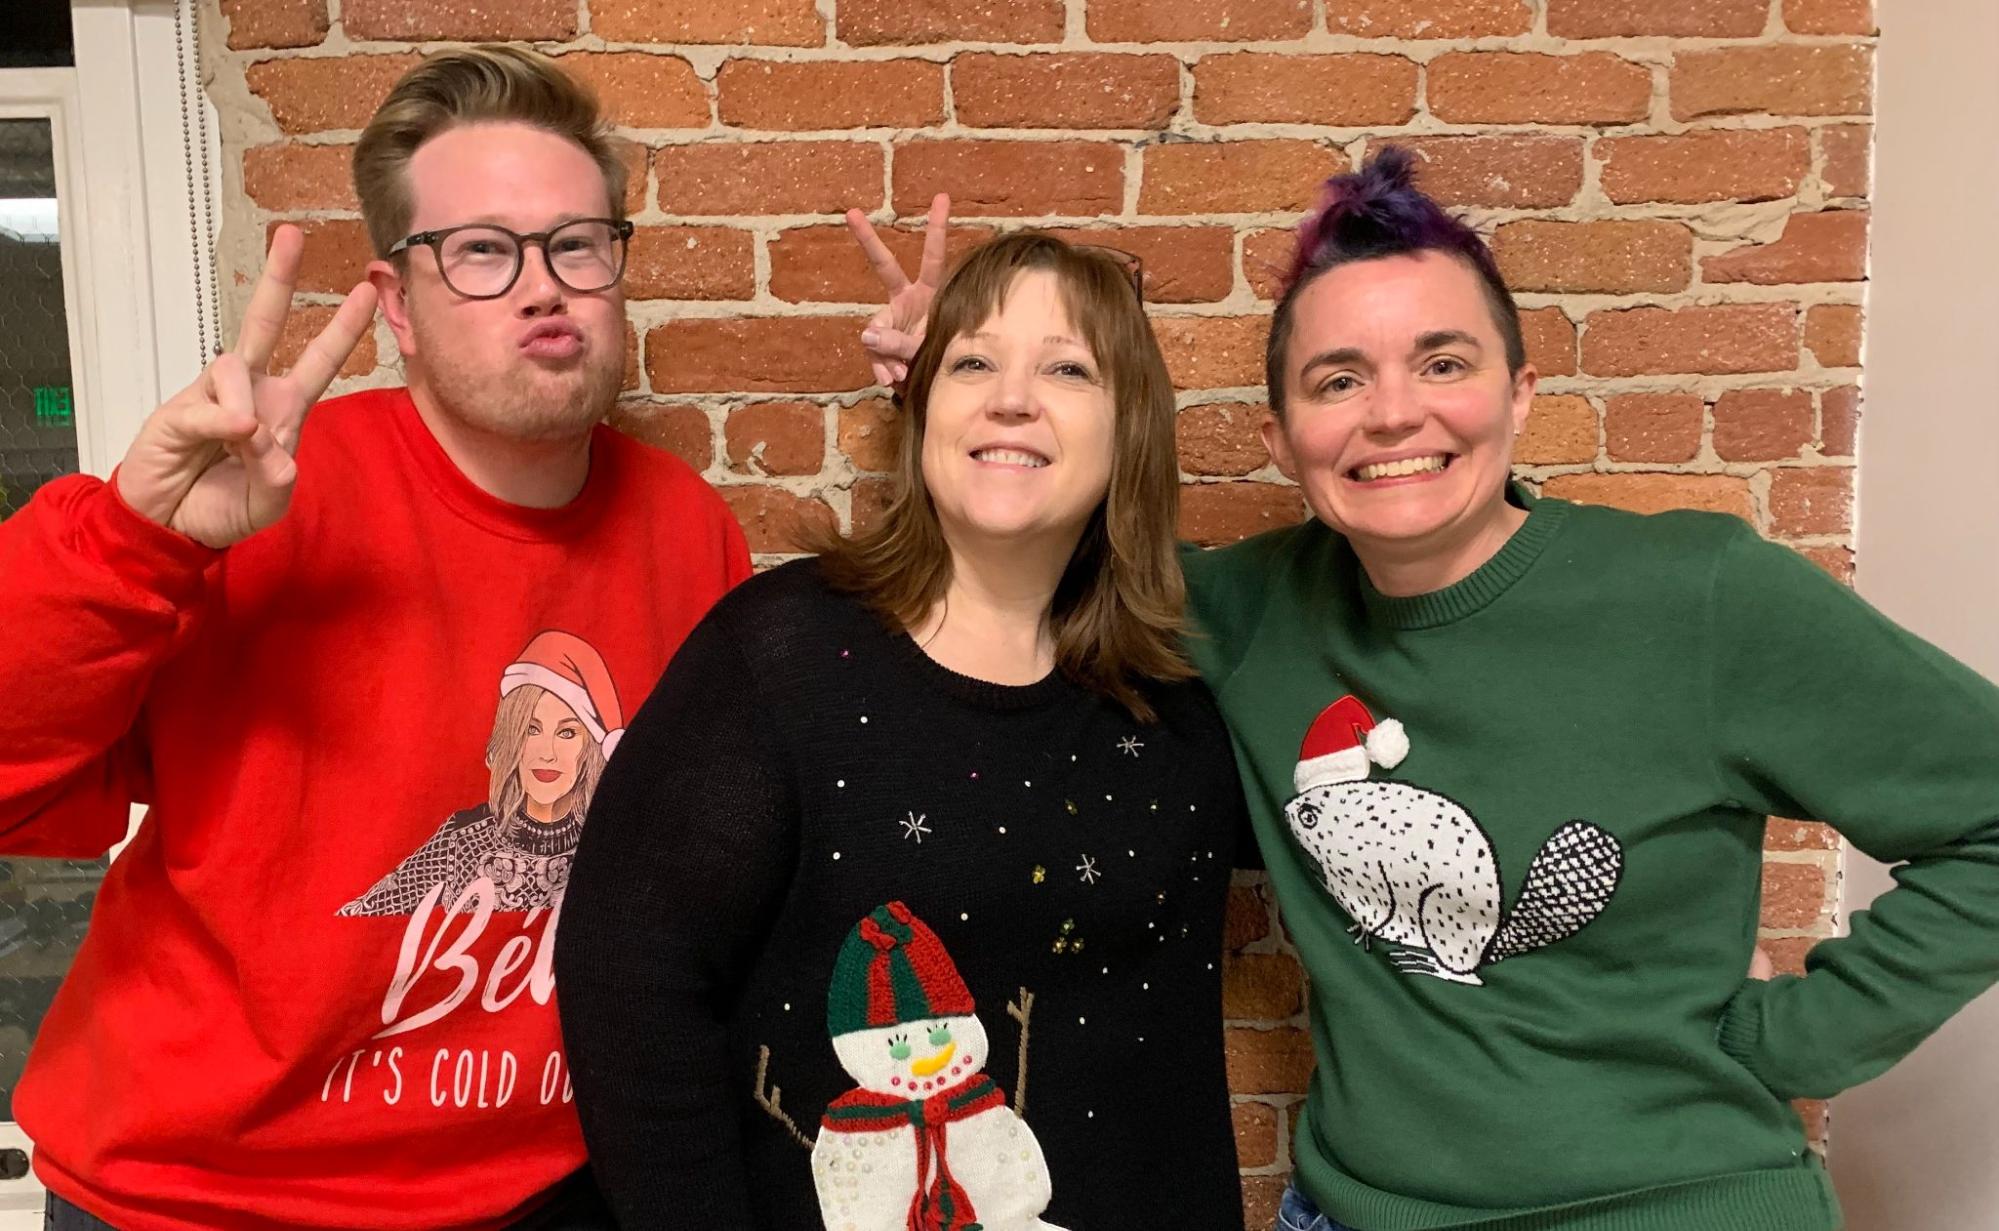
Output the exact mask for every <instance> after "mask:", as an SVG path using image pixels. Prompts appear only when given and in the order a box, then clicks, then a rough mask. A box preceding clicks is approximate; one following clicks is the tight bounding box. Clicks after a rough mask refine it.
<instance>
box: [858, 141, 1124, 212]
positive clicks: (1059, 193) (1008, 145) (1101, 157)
mask: <svg viewBox="0 0 1999 1231" xmlns="http://www.w3.org/2000/svg"><path fill="white" fill-rule="evenodd" d="M940 192H948V193H950V194H951V209H952V211H953V212H954V213H957V214H960V215H969V216H972V217H977V216H980V215H1019V214H1068V215H1083V216H1090V215H1095V214H1114V213H1118V212H1120V211H1121V210H1122V209H1123V207H1124V151H1123V150H1122V149H1120V148H1118V147H1117V146H1115V145H1109V144H1106V143H1103V142H1098V141H911V142H909V143H908V144H906V145H899V146H897V147H896V151H895V185H894V204H895V209H896V212H898V213H902V214H920V213H922V212H923V211H924V210H925V209H927V208H929V205H930V198H931V197H933V196H935V195H936V194H937V193H940Z"/></svg>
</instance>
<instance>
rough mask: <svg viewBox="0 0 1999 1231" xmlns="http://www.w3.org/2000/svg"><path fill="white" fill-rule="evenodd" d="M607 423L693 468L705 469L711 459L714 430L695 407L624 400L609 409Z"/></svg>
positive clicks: (697, 407) (711, 461) (699, 409)
mask: <svg viewBox="0 0 1999 1231" xmlns="http://www.w3.org/2000/svg"><path fill="white" fill-rule="evenodd" d="M611 426H612V427H615V428H617V429H618V430H619V431H621V432H623V433H625V434H626V435H628V436H631V437H634V438H636V439H638V440H643V441H644V442H645V443H647V444H649V445H652V446H653V447H655V448H659V449H665V450H666V451H667V452H668V453H671V454H673V455H675V456H676V457H678V458H680V459H681V460H682V461H684V462H686V463H687V464H688V465H690V466H692V467H694V469H696V470H706V469H708V467H709V466H710V465H711V464H713V462H714V460H715V433H714V430H713V429H712V428H710V427H709V425H708V416H707V414H706V413H704V412H703V411H702V409H701V408H700V407H699V406H689V405H687V404H685V403H681V402H675V403H660V402H646V401H639V400H636V399H627V400H625V401H621V402H619V403H618V405H617V406H616V408H615V409H613V410H612V411H611Z"/></svg>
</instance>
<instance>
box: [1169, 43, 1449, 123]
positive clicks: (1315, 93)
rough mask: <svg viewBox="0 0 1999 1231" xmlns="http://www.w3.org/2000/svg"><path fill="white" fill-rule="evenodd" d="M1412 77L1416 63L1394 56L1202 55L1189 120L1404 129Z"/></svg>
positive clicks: (1412, 101) (1411, 105)
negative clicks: (1389, 126)
mask: <svg viewBox="0 0 1999 1231" xmlns="http://www.w3.org/2000/svg"><path fill="white" fill-rule="evenodd" d="M1418 75H1419V74H1418V71H1417V68H1416V62H1415V61H1413V60H1409V59H1405V58H1403V57H1402V56H1370V55H1344V56H1315V55H1292V54H1288V53H1272V52H1259V51H1243V52H1236V53H1233V54H1229V55H1217V56H1204V57H1202V58H1201V60H1200V61H1198V62H1197V63H1196V64H1195V65H1194V118H1195V119H1197V120H1199V121H1200V122H1201V123H1203V124H1255V123H1272V124H1280V123H1289V124H1318V125H1321V126H1323V127H1327V128H1356V127H1364V126H1369V125H1394V124H1406V123H1407V122H1408V121H1409V118H1410V117H1411V116H1413V115H1415V114H1416V82H1417V77H1418Z"/></svg>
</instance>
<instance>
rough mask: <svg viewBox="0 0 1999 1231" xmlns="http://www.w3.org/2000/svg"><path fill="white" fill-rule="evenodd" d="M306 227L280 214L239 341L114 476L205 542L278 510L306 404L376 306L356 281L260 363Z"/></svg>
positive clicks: (168, 408) (235, 535)
mask: <svg viewBox="0 0 1999 1231" xmlns="http://www.w3.org/2000/svg"><path fill="white" fill-rule="evenodd" d="M304 242H305V241H304V239H303V237H302V236H301V235H300V233H299V230H298V228H297V227H292V226H281V227H279V228H278V229H277V231H276V233H275V234H274V235H273V236H272V237H271V248H270V253H269V258H268V260H267V261H266V263H265V265H264V272H263V274H262V275H261V276H260V277H259V278H258V279H257V285H256V289H255V290H254V291H252V292H251V295H250V306H249V308H248V309H247V310H246V311H245V312H244V314H243V326H242V329H241V331H240V332H239V333H238V336H237V339H236V349H235V350H233V351H230V352H228V353H225V354H221V355H217V356H216V357H215V359H214V360H213V361H212V362H210V363H209V365H208V366H207V367H206V368H203V369H202V372H201V375H200V376H198V377H196V378H195V381H194V383H193V384H191V385H189V386H188V387H187V388H185V389H183V390H181V391H180V392H179V393H176V394H175V395H174V396H172V397H171V398H168V399H167V401H166V403H165V404H164V405H162V406H160V407H159V408H158V409H157V410H155V411H154V412H153V413H152V414H151V415H149V416H147V418H146V422H145V425H144V426H143V427H141V428H140V429H139V435H138V438H137V439H135V440H134V441H133V442H132V447H131V448H130V449H128V450H127V451H126V453H125V460H124V461H123V462H122V463H121V464H120V465H119V467H118V472H117V476H116V483H117V488H118V494H119V495H120V496H121V497H122V498H123V499H124V501H125V503H126V504H127V505H130V506H131V508H132V509H133V510H134V511H135V512H137V513H138V514H139V515H140V516H142V517H144V518H146V519H147V520H149V521H154V522H158V523H159V524H160V525H163V526H166V527H168V528H169V529H172V530H177V531H179V532H180V533H182V534H185V535H186V536H188V537H189V538H191V539H193V540H195V541H196V542H198V543H202V544H205V545H207V546H209V547H215V548H222V547H229V546H231V545H233V544H235V543H238V542H241V541H242V540H243V539H246V538H248V537H249V536H250V535H252V534H254V533H256V532H257V531H259V530H262V529H263V528H265V527H266V526H269V525H271V524H272V523H274V522H276V521H277V520H278V518H280V517H282V516H284V513H285V510H286V508H288V507H289V506H290V504H291V497H292V487H293V485H294V484H295V483H296V482H297V480H298V467H297V465H296V463H295V462H294V461H293V460H292V453H293V450H294V449H295V448H297V445H298V436H299V429H300V427H301V426H302V425H303V424H304V423H305V416H306V412H307V411H309V410H311V409H312V406H313V404H314V403H315V402H317V401H318V400H319V397H320V395H321V394H322V393H324V392H325V391H326V386H327V385H328V384H330V383H332V381H333V377H334V375H335V374H336V373H338V372H339V371H340V365H341V364H343V363H344V362H346V360H347V356H348V355H350V354H352V353H353V351H354V348H355V346H357V345H358V344H359V343H360V341H361V338H362V336H363V335H364V334H366V333H367V331H368V327H369V325H370V323H371V322H372V321H373V320H374V315H375V290H374V288H373V287H372V286H370V285H368V284H367V283H365V282H364V283H362V284H360V285H359V286H356V287H355V288H354V289H353V290H352V291H350V292H348V294H347V298H346V299H344V300H343V301H341V304H340V308H339V310H338V311H336V312H335V313H334V314H333V319H332V320H330V321H328V322H327V325H326V328H324V329H322V330H320V331H319V334H318V336H316V337H314V338H313V339H312V341H310V342H309V343H307V344H306V347H305V350H304V351H303V352H302V353H301V354H300V355H299V358H298V362H297V363H295V364H293V365H292V369H291V371H289V372H287V373H285V374H284V375H282V376H277V375H272V374H270V373H269V372H268V371H267V370H266V369H267V368H268V366H269V364H270V361H271V353H272V351H273V350H274V349H275V348H276V346H277V343H278V339H279V337H280V336H281V335H282V334H283V333H284V327H285V319H286V318H287V317H288V316H289V315H290V314H291V306H292V287H293V285H294V284H295V283H296V282H297V280H298V266H299V254H300V252H301V250H302V249H303V247H304Z"/></svg>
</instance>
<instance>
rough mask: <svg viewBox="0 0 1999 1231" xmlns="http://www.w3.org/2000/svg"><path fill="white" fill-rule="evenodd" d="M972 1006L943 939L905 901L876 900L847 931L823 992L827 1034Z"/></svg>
mask: <svg viewBox="0 0 1999 1231" xmlns="http://www.w3.org/2000/svg"><path fill="white" fill-rule="evenodd" d="M972 1012H973V1006H972V993H971V991H970V990H969V989H968V988H966V986H965V980H964V978H963V977H962V976H960V975H959V974H958V967H957V964H956V963H954V962H953V961H952V960H951V955H950V953H949V952H947V951H946V950H945V948H944V942H943V941H941V940H939V939H938V938H937V933H935V932H933V931H931V930H930V927H929V925H928V924H926V923H924V922H923V920H921V919H918V918H917V917H916V915H915V913H914V912H912V911H911V910H910V909H909V907H907V906H904V905H903V904H902V903H901V902H890V903H888V904H887V905H885V906H877V907H876V908H875V909H874V910H873V911H871V912H869V914H868V917H867V918H865V919H863V920H861V921H860V923H858V924H856V925H855V927H854V930H853V931H851V932H849V933H847V940H846V943H845V944H843V945H841V946H840V956H839V958H838V959H837V960H836V961H835V962H834V964H833V984H832V987H831V988H830V989H828V995H827V998H826V1029H827V1033H829V1034H830V1035H832V1037H834V1038H838V1037H840V1036H841V1035H843V1034H852V1033H853V1032H854V1031H856V1030H873V1029H877V1028H879V1027H882V1026H900V1025H905V1024H907V1023H910V1022H928V1021H936V1020H937V1019H938V1018H940V1017H969V1016H971V1014H972Z"/></svg>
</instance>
